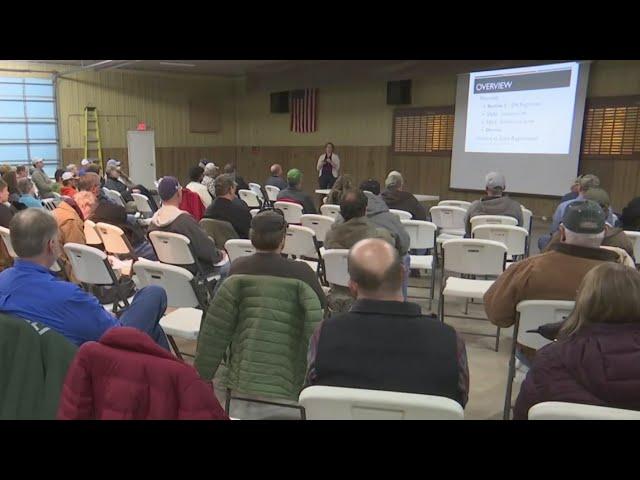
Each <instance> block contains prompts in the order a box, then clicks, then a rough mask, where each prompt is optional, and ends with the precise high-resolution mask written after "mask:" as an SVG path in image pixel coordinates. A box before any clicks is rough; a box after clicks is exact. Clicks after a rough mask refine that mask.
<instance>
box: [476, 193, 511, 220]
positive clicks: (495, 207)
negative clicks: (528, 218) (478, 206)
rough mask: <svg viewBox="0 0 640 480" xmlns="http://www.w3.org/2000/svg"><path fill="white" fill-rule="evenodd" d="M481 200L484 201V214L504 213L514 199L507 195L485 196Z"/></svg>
mask: <svg viewBox="0 0 640 480" xmlns="http://www.w3.org/2000/svg"><path fill="white" fill-rule="evenodd" d="M480 201H481V202H482V213H483V215H504V212H505V210H507V209H508V208H509V206H510V205H511V203H512V200H511V199H510V198H509V197H507V196H502V197H484V198H483V199H482V200H480Z"/></svg>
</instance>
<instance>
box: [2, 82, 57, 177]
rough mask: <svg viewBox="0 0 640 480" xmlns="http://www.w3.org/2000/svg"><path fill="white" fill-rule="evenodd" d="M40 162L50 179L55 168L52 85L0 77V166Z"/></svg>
mask: <svg viewBox="0 0 640 480" xmlns="http://www.w3.org/2000/svg"><path fill="white" fill-rule="evenodd" d="M34 157H42V158H44V164H45V171H46V172H47V174H49V175H50V176H52V177H53V174H54V172H55V170H56V168H57V166H58V128H57V124H56V99H55V93H54V88H53V81H52V80H50V79H47V78H22V77H0V164H3V163H8V164H12V165H23V164H26V163H29V162H30V161H31V159H32V158H34Z"/></svg>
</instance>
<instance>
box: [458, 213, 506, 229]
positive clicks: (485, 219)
mask: <svg viewBox="0 0 640 480" xmlns="http://www.w3.org/2000/svg"><path fill="white" fill-rule="evenodd" d="M469 223H471V230H473V229H474V228H475V227H477V226H478V225H486V224H491V225H496V224H497V225H513V226H516V225H518V220H516V219H515V218H513V217H508V216H506V215H476V216H474V217H471V219H470V220H469Z"/></svg>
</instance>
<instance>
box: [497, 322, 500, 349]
mask: <svg viewBox="0 0 640 480" xmlns="http://www.w3.org/2000/svg"><path fill="white" fill-rule="evenodd" d="M499 348H500V327H498V331H497V332H496V352H497V351H498V349H499Z"/></svg>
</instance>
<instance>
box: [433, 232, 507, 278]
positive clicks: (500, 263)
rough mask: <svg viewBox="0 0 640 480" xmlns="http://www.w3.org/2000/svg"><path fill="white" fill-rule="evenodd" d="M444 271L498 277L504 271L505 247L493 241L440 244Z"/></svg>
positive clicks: (465, 239)
mask: <svg viewBox="0 0 640 480" xmlns="http://www.w3.org/2000/svg"><path fill="white" fill-rule="evenodd" d="M442 250H443V255H444V264H443V268H444V270H445V271H448V272H454V273H458V274H463V275H487V276H498V275H500V274H501V273H502V272H503V271H504V267H505V262H506V257H507V247H506V246H505V244H504V243H501V242H495V241H493V240H478V239H471V238H460V239H453V240H447V241H445V242H443V243H442Z"/></svg>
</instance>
